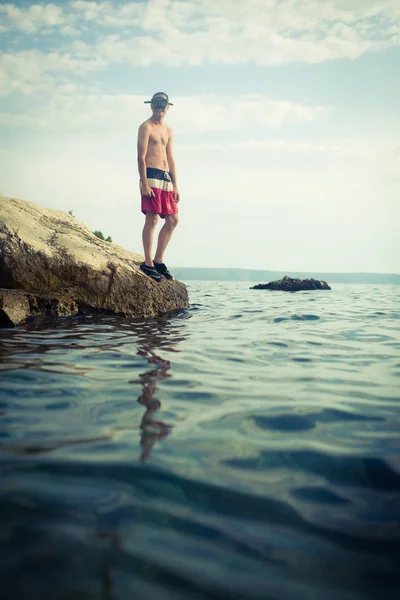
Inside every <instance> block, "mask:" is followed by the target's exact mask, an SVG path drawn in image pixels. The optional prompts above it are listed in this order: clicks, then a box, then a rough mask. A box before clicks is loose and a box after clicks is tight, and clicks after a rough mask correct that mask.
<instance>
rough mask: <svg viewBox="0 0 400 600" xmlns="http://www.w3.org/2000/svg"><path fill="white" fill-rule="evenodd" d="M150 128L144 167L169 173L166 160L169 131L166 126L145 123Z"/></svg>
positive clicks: (149, 122) (150, 122)
mask: <svg viewBox="0 0 400 600" xmlns="http://www.w3.org/2000/svg"><path fill="white" fill-rule="evenodd" d="M146 123H148V124H149V125H150V126H151V133H150V137H149V143H148V146H147V154H146V167H153V169H162V170H163V171H169V164H168V159H167V144H168V141H169V138H170V129H169V127H167V125H164V124H162V125H160V124H158V123H153V122H152V121H151V119H149V120H148V121H146Z"/></svg>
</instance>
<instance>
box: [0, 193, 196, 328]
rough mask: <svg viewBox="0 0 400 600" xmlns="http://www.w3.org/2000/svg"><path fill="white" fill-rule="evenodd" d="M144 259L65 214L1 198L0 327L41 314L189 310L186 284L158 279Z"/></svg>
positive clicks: (131, 314)
mask: <svg viewBox="0 0 400 600" xmlns="http://www.w3.org/2000/svg"><path fill="white" fill-rule="evenodd" d="M142 261H143V257H142V256H140V255H138V254H134V253H132V252H128V251H127V250H124V249H123V248H121V247H120V246H118V245H117V244H113V243H112V242H106V241H103V240H100V239H99V238H97V237H96V236H95V235H93V233H92V232H91V231H90V230H89V229H88V227H86V226H85V225H83V224H82V223H80V222H79V221H77V219H76V218H75V217H72V216H71V215H69V214H67V213H64V212H62V211H54V210H50V209H47V208H42V207H41V206H38V205H36V204H33V203H32V202H27V201H24V200H18V199H16V198H7V197H5V196H0V288H1V293H0V326H3V327H4V326H13V325H17V324H18V323H21V322H22V321H24V320H25V319H26V318H27V317H28V316H36V315H40V314H44V315H54V316H67V315H73V314H77V313H79V312H82V313H90V312H97V313H105V314H115V315H121V316H126V317H131V318H135V319H142V318H151V317H156V316H158V315H161V314H164V313H168V312H171V311H174V310H178V309H183V308H187V307H188V304H189V301H188V295H187V290H186V287H185V286H184V285H183V284H182V283H180V282H179V281H167V280H165V279H163V281H162V282H160V283H158V282H155V281H153V280H152V279H150V278H149V277H147V275H144V274H143V273H142V272H141V271H140V269H139V264H140V263H141V262H142Z"/></svg>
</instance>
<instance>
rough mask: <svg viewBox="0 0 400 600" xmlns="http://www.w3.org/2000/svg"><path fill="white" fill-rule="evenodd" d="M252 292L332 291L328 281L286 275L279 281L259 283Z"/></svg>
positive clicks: (252, 288)
mask: <svg viewBox="0 0 400 600" xmlns="http://www.w3.org/2000/svg"><path fill="white" fill-rule="evenodd" d="M250 289H251V290H278V291H281V292H299V291H300V290H330V289H331V288H330V287H329V285H328V284H327V283H326V281H322V280H321V281H319V280H317V279H293V278H292V277H288V276H287V275H285V277H284V278H283V279H279V280H278V281H270V282H269V283H259V284H257V285H254V286H253V287H251V288H250Z"/></svg>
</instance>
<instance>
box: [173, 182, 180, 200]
mask: <svg viewBox="0 0 400 600" xmlns="http://www.w3.org/2000/svg"><path fill="white" fill-rule="evenodd" d="M174 197H175V202H179V200H180V196H179V190H178V186H177V185H174Z"/></svg>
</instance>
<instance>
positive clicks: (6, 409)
mask: <svg viewBox="0 0 400 600" xmlns="http://www.w3.org/2000/svg"><path fill="white" fill-rule="evenodd" d="M188 287H189V294H190V297H191V299H192V302H193V304H192V306H191V308H190V309H189V310H188V311H185V312H181V313H179V314H176V315H171V316H168V317H166V318H163V319H155V320H151V321H146V322H134V323H132V322H131V321H129V320H127V319H117V318H112V317H106V318H94V317H80V318H73V319H59V320H52V319H44V320H43V321H40V322H36V323H30V324H28V325H26V326H24V327H19V328H17V329H15V330H13V331H11V330H7V331H6V330H3V331H2V332H1V336H2V339H1V341H2V343H1V348H0V394H1V398H0V475H1V478H2V486H1V488H0V544H1V548H2V550H3V552H2V561H1V562H0V573H1V576H2V593H4V594H5V598H6V600H8V598H13V599H15V600H20V599H21V600H25V598H32V599H36V598H38V599H39V598H40V600H47V599H48V600H53V599H54V598H57V599H60V600H64V599H65V600H67V599H70V598H74V599H75V598H76V599H80V598H85V599H89V598H99V599H100V598H101V599H102V600H105V599H107V600H115V599H119V598H121V599H123V600H125V599H126V598H130V597H134V598H152V599H153V598H154V599H155V600H157V599H158V598H160V599H161V598H162V599H163V600H169V599H171V600H176V599H178V598H179V599H180V598H185V600H187V599H190V598H193V600H198V599H205V598H207V599H209V598H215V599H219V600H221V599H228V598H232V599H236V598H237V599H239V598H240V599H242V598H245V597H246V598H249V599H250V598H254V599H260V600H261V599H262V600H265V599H266V598H271V599H275V598H279V599H281V598H282V599H284V600H285V599H286V598H287V599H292V598H293V600H294V599H296V600H298V599H304V600H314V599H315V600H320V599H321V598H324V599H328V600H329V599H332V600H336V599H337V598H341V599H349V600H359V599H368V600H369V599H371V600H375V599H376V598H379V599H386V598H388V599H389V598H395V597H397V591H398V588H399V585H400V577H399V575H398V562H399V559H400V509H399V507H400V459H399V457H400V441H399V431H400V410H399V400H400V396H399V392H398V377H399V373H400V370H399V369H400V360H399V348H400V327H399V316H400V315H399V311H398V288H396V287H395V286H344V285H342V286H340V285H337V286H334V289H333V290H332V291H331V292H329V295H328V294H324V293H312V292H299V293H296V294H288V295H285V294H275V293H269V292H268V291H267V292H265V293H257V294H256V293H254V292H253V291H252V290H249V289H248V287H249V286H248V284H247V283H238V284H233V283H232V284H228V283H227V284H224V283H223V284H221V283H220V284H218V285H216V284H215V283H214V282H201V283H196V282H191V283H190V284H189V286H188ZM311 302H312V304H310V303H311ZM0 596H1V594H0Z"/></svg>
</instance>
